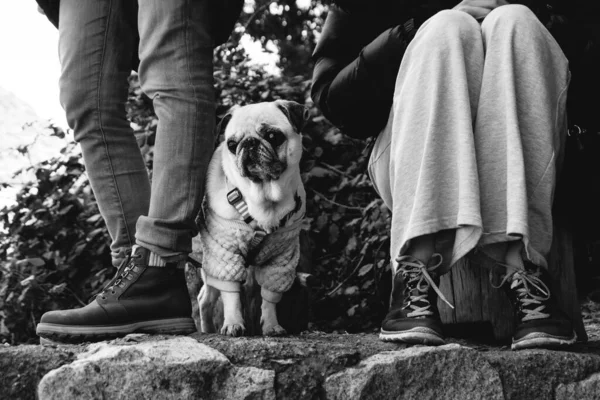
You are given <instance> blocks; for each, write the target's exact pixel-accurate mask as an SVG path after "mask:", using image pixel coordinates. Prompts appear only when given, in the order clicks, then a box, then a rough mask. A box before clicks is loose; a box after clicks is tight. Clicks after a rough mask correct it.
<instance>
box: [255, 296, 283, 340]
mask: <svg viewBox="0 0 600 400" xmlns="http://www.w3.org/2000/svg"><path fill="white" fill-rule="evenodd" d="M260 293H261V296H262V304H261V306H260V311H261V316H260V326H261V328H262V333H263V335H264V336H281V335H285V334H287V332H286V331H285V329H283V327H282V326H281V325H279V320H278V319H277V303H278V302H279V300H281V297H282V295H281V293H277V292H272V291H270V290H267V289H265V288H262V289H261V291H260Z"/></svg>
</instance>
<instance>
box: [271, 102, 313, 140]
mask: <svg viewBox="0 0 600 400" xmlns="http://www.w3.org/2000/svg"><path fill="white" fill-rule="evenodd" d="M275 105H276V106H277V108H279V109H280V110H281V112H283V113H284V114H285V116H286V117H287V118H288V119H289V120H290V123H291V124H292V126H293V127H294V129H295V130H296V132H298V133H300V132H301V131H302V129H303V128H304V125H306V121H308V118H309V117H310V112H309V111H308V108H306V107H304V106H303V105H302V104H299V103H296V102H295V101H290V100H275Z"/></svg>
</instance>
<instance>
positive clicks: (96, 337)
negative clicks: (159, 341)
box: [36, 318, 196, 343]
mask: <svg viewBox="0 0 600 400" xmlns="http://www.w3.org/2000/svg"><path fill="white" fill-rule="evenodd" d="M194 332H196V324H195V323H194V320H193V319H192V318H169V319H159V320H151V321H140V322H134V323H130V324H120V325H91V326H81V325H58V324H48V323H43V322H41V323H39V324H38V325H37V328H36V333H37V335H38V336H40V337H42V338H44V339H47V340H50V341H53V342H61V343H81V342H97V341H100V340H106V339H114V338H118V337H121V336H125V335H128V334H130V333H152V334H167V335H169V334H170V335H187V334H190V333H194Z"/></svg>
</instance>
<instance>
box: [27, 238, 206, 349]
mask: <svg viewBox="0 0 600 400" xmlns="http://www.w3.org/2000/svg"><path fill="white" fill-rule="evenodd" d="M149 255H150V251H149V250H147V249H145V248H143V247H136V248H134V250H133V253H132V254H131V255H130V256H129V257H128V258H127V259H126V260H125V261H124V262H123V263H122V264H121V266H120V267H119V270H118V271H117V275H116V276H115V277H114V278H113V279H112V280H111V281H110V282H109V283H108V285H107V286H106V287H105V288H104V289H103V290H102V292H100V293H99V294H98V295H96V297H95V299H94V300H93V301H92V302H90V304H88V305H87V306H85V307H83V308H78V309H73V310H65V311H49V312H47V313H45V314H44V315H42V318H41V321H40V323H39V324H38V325H37V329H36V332H37V334H38V336H40V337H42V338H44V339H48V340H50V341H56V342H67V343H79V342H86V341H99V340H104V339H110V338H115V337H120V336H125V335H127V334H129V333H134V332H140V333H163V334H189V333H192V332H195V331H196V326H195V324H194V320H193V319H192V318H191V315H192V306H191V301H190V296H189V294H188V290H187V285H186V281H185V275H184V270H183V269H182V268H176V263H172V264H171V263H167V266H166V267H149V266H148V257H149Z"/></svg>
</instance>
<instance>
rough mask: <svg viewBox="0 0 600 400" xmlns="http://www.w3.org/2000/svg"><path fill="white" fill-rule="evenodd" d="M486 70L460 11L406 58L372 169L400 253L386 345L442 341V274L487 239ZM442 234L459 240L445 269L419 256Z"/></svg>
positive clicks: (427, 33)
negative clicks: (482, 107)
mask: <svg viewBox="0 0 600 400" xmlns="http://www.w3.org/2000/svg"><path fill="white" fill-rule="evenodd" d="M482 69H483V43H482V38H481V29H480V26H479V24H478V23H477V22H476V21H475V19H474V18H472V17H471V16H469V15H468V14H466V13H463V12H460V11H453V10H446V11H442V12H440V13H438V14H436V15H435V16H434V17H432V18H431V19H429V20H428V21H426V22H425V23H424V24H423V26H422V27H421V28H420V29H419V31H418V32H417V34H416V36H415V38H414V39H413V41H412V42H411V44H410V46H409V47H408V49H407V51H406V54H405V55H404V58H403V61H402V64H401V66H400V71H399V73H398V78H397V80H396V89H395V93H394V103H393V106H392V111H391V113H390V119H389V121H388V124H387V126H386V128H385V129H384V130H383V131H382V133H381V134H380V136H379V137H378V139H377V142H376V144H375V148H374V150H373V155H372V157H371V161H370V165H369V172H370V174H371V177H372V179H373V182H374V185H375V186H376V189H377V191H378V192H379V193H380V195H381V196H382V198H383V200H384V202H385V203H386V205H387V206H388V207H389V208H390V209H391V210H392V228H391V254H393V255H399V257H398V258H397V259H395V260H393V261H394V263H393V267H394V268H393V273H394V281H393V290H392V302H391V306H390V312H389V313H388V315H387V316H386V318H385V320H384V322H383V324H382V335H381V338H382V339H383V340H403V341H409V342H411V343H436V344H439V343H443V335H442V332H441V323H440V321H439V313H438V312H437V307H436V305H435V303H436V300H437V295H438V294H439V293H438V291H436V289H437V284H438V283H439V275H440V270H442V269H447V268H449V266H450V265H452V264H453V263H454V262H456V261H457V260H458V259H460V258H461V257H463V256H464V255H465V254H466V253H467V252H468V251H470V250H471V249H472V248H473V247H474V246H475V245H476V243H477V242H478V240H479V236H480V233H481V218H480V215H479V186H478V175H477V169H476V160H475V151H474V144H473V123H474V120H475V115H476V110H477V101H478V96H479V89H480V84H481V74H482ZM443 230H449V231H454V237H455V240H454V244H453V246H451V248H450V249H449V251H447V253H448V256H447V258H446V260H443V261H444V264H443V265H442V264H441V257H439V256H436V257H431V258H428V259H419V258H415V255H416V256H418V257H428V255H429V256H431V255H432V254H433V251H432V247H434V248H435V245H432V242H433V243H434V244H435V242H436V241H437V238H436V237H437V235H438V234H439V232H441V231H443ZM413 305H416V306H417V308H418V309H419V310H415V309H413V308H412V306H413ZM415 311H416V314H415Z"/></svg>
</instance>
